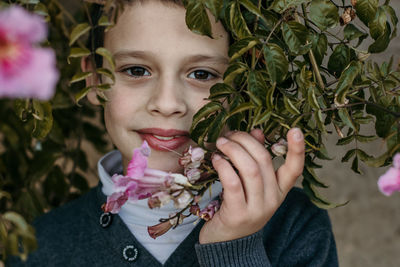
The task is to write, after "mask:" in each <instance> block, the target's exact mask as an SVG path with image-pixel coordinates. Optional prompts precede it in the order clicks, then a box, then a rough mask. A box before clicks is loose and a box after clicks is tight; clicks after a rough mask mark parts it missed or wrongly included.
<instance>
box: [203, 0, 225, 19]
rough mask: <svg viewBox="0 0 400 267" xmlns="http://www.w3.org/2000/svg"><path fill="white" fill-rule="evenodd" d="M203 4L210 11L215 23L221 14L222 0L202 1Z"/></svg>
mask: <svg viewBox="0 0 400 267" xmlns="http://www.w3.org/2000/svg"><path fill="white" fill-rule="evenodd" d="M204 4H205V5H206V7H207V8H208V10H210V11H211V14H213V15H214V17H215V21H217V20H218V17H219V15H220V14H221V11H222V7H223V4H224V1H223V0H204Z"/></svg>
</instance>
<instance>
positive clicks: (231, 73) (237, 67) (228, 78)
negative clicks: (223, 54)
mask: <svg viewBox="0 0 400 267" xmlns="http://www.w3.org/2000/svg"><path fill="white" fill-rule="evenodd" d="M247 70H248V67H247V65H246V64H244V63H242V62H235V63H233V64H231V65H229V66H228V69H227V70H226V71H225V73H224V83H226V84H229V85H230V84H232V83H233V80H234V79H235V78H236V76H237V75H239V74H240V73H242V72H245V71H247Z"/></svg>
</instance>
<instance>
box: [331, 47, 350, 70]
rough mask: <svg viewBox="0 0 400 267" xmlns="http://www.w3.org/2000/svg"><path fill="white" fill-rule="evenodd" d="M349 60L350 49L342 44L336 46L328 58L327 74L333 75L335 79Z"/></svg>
mask: <svg viewBox="0 0 400 267" xmlns="http://www.w3.org/2000/svg"><path fill="white" fill-rule="evenodd" d="M350 59H351V57H350V48H349V47H348V46H347V45H344V44H339V45H337V46H336V47H335V49H334V50H333V53H332V54H331V56H330V57H329V61H328V69H329V72H331V73H332V74H334V75H335V76H336V77H339V76H340V74H341V73H342V71H343V70H344V69H345V68H346V67H347V65H348V64H349V63H350Z"/></svg>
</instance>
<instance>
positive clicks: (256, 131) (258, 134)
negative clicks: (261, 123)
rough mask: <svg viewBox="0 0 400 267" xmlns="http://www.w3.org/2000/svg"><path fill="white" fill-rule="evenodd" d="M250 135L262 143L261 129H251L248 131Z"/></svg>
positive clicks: (262, 134)
mask: <svg viewBox="0 0 400 267" xmlns="http://www.w3.org/2000/svg"><path fill="white" fill-rule="evenodd" d="M250 134H251V136H253V137H254V138H255V139H256V140H257V141H258V142H260V144H262V145H264V139H265V137H264V133H263V131H262V130H261V129H253V130H251V132H250Z"/></svg>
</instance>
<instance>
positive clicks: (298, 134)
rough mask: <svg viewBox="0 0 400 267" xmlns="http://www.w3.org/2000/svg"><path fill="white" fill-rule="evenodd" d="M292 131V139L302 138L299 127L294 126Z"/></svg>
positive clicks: (299, 139)
mask: <svg viewBox="0 0 400 267" xmlns="http://www.w3.org/2000/svg"><path fill="white" fill-rule="evenodd" d="M293 131H294V133H293V138H294V140H296V141H301V140H303V133H302V132H301V130H300V129H299V128H294V129H293Z"/></svg>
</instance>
